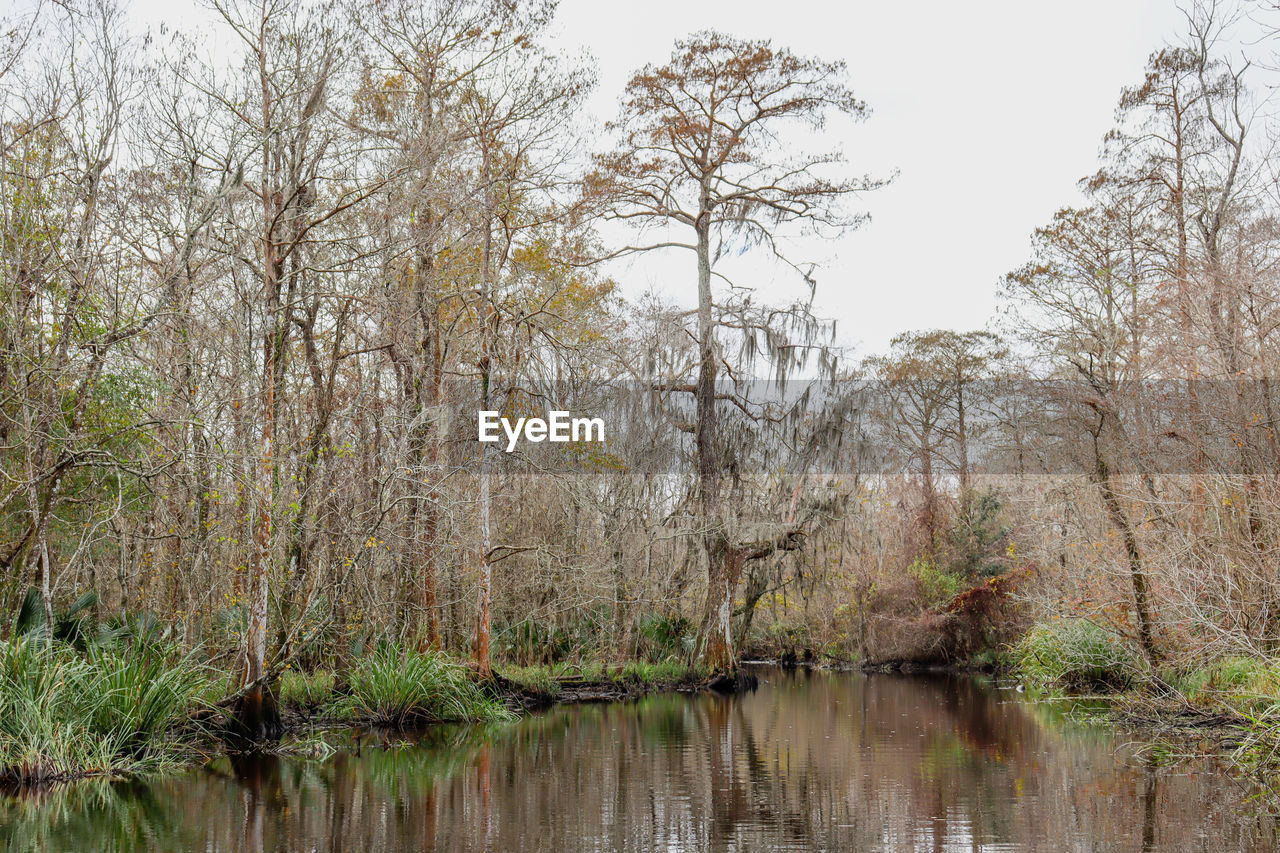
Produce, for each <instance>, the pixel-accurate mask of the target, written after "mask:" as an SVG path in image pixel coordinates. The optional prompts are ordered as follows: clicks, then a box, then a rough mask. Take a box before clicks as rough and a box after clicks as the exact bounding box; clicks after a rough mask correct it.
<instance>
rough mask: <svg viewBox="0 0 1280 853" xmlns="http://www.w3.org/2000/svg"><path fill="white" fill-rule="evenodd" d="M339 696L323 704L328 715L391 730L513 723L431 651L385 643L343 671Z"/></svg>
mask: <svg viewBox="0 0 1280 853" xmlns="http://www.w3.org/2000/svg"><path fill="white" fill-rule="evenodd" d="M344 693H345V695H341V696H338V697H335V698H334V699H333V700H332V701H331V702H330V703H329V705H328V706H327V709H326V710H327V712H328V713H329V714H331V715H333V716H338V717H350V718H355V719H365V720H370V721H372V722H375V723H380V724H384V725H397V726H399V725H406V724H410V723H420V722H445V721H463V720H469V721H478V722H483V721H494V722H496V721H501V720H509V719H514V714H512V713H511V712H510V711H509V710H507V708H506V707H505V706H504V705H503V704H502V703H501V702H499V701H498V700H496V699H493V698H490V697H489V696H487V695H485V693H484V691H483V690H481V689H480V687H479V686H478V685H477V684H476V683H475V682H474V681H472V680H471V677H470V672H469V670H467V668H466V667H464V666H461V665H459V664H456V663H452V662H450V661H449V660H448V659H446V658H445V657H444V656H443V655H440V654H436V653H434V652H418V651H413V650H409V649H404V648H400V647H398V646H395V645H391V644H387V645H383V646H381V647H380V648H378V649H376V650H375V651H374V652H372V653H370V654H368V655H366V656H364V657H362V658H360V659H359V660H357V661H356V663H355V664H354V665H353V666H352V667H351V669H350V670H349V671H348V672H347V675H346V690H345V691H344Z"/></svg>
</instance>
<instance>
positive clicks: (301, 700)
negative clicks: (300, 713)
mask: <svg viewBox="0 0 1280 853" xmlns="http://www.w3.org/2000/svg"><path fill="white" fill-rule="evenodd" d="M335 683H336V680H335V679H334V677H333V673H332V672H330V671H329V670H327V669H318V670H316V671H314V672H300V671H298V670H296V669H288V670H285V672H284V674H283V675H281V676H280V687H279V691H280V693H279V695H280V704H282V705H284V706H285V707H287V708H315V707H318V706H320V705H323V704H325V703H326V702H328V701H329V700H330V698H331V697H332V695H333V688H334V685H335Z"/></svg>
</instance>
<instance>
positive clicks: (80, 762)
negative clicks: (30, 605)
mask: <svg viewBox="0 0 1280 853" xmlns="http://www.w3.org/2000/svg"><path fill="white" fill-rule="evenodd" d="M206 677H207V676H206V673H205V670H204V668H203V667H201V666H199V665H196V664H195V663H194V662H193V661H192V660H190V659H189V658H184V657H181V656H177V655H174V654H172V653H170V652H168V651H167V650H165V649H162V648H160V647H156V646H151V645H146V644H138V645H130V646H127V647H117V646H90V647H89V648H88V649H87V650H86V651H85V652H83V653H82V652H78V651H77V650H76V649H74V648H73V647H71V646H70V645H67V644H64V643H59V642H57V641H49V640H47V639H45V638H44V637H39V636H25V637H18V638H15V639H12V640H10V641H8V642H5V643H0V782H3V783H8V784H31V783H38V782H42V781H52V780H57V779H64V778H70V777H75V776H85V775H97V774H108V773H121V772H128V771H135V770H143V769H150V768H154V767H158V766H160V765H163V764H165V763H167V762H168V761H169V760H170V759H171V758H172V756H173V755H174V753H175V751H177V750H178V749H180V748H181V747H182V746H183V745H184V744H183V743H182V741H181V740H180V739H175V738H174V737H173V735H174V730H175V729H176V728H177V727H178V726H179V724H181V723H182V722H183V721H184V720H186V719H187V718H188V715H189V712H190V711H191V710H192V708H193V707H194V705H195V704H196V703H197V701H198V700H197V697H198V696H199V694H200V692H201V690H203V689H204V686H205V680H206Z"/></svg>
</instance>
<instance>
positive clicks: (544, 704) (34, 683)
mask: <svg viewBox="0 0 1280 853" xmlns="http://www.w3.org/2000/svg"><path fill="white" fill-rule="evenodd" d="M748 681H749V677H745V676H744V677H740V678H733V679H726V678H725V677H724V676H722V675H717V674H715V673H711V672H709V671H707V670H705V669H704V668H701V667H689V666H685V665H683V664H680V663H676V662H670V661H669V662H663V663H649V662H643V661H636V662H628V663H624V664H605V663H601V662H594V663H586V664H578V665H566V664H561V665H557V666H547V667H523V668H519V667H510V668H506V669H505V670H498V671H496V672H495V673H494V675H493V677H492V678H490V679H488V680H479V679H477V678H476V677H475V674H474V672H473V671H472V670H471V669H470V668H469V667H468V666H466V665H464V664H461V663H458V662H456V661H452V660H450V659H449V658H447V657H446V656H445V655H443V654H440V653H436V652H419V651H416V650H409V649H404V648H400V647H396V646H394V645H385V646H383V647H381V648H379V649H378V650H376V651H374V652H371V653H369V654H367V655H365V656H363V657H361V658H358V659H357V660H356V661H354V662H353V663H352V664H351V665H350V666H349V667H347V668H346V669H345V670H344V671H342V672H341V673H337V672H335V671H333V670H328V669H315V670H311V671H302V670H297V669H293V668H288V669H286V670H285V671H284V672H283V673H282V674H281V677H280V678H279V680H278V682H277V684H276V686H275V690H274V691H273V694H272V696H273V698H274V700H275V708H274V712H273V713H275V714H278V716H279V722H280V725H279V732H280V737H279V738H278V739H274V740H272V741H269V742H265V743H256V744H245V743H240V742H237V740H236V739H235V737H234V731H235V726H234V720H233V719H232V717H231V714H230V711H229V707H230V706H231V704H232V703H230V702H229V700H228V697H229V696H231V695H232V694H233V691H232V689H231V685H232V684H233V683H234V681H233V676H232V675H230V674H228V673H225V672H218V671H216V670H214V669H213V668H211V667H210V666H209V665H208V664H206V663H202V662H200V661H199V660H197V659H196V658H195V657H194V656H192V655H189V654H186V655H184V654H180V653H178V652H176V651H175V650H174V649H173V648H171V647H170V646H168V645H166V644H164V643H163V642H145V643H144V642H138V643H133V644H122V645H118V646H117V645H111V644H92V645H86V646H84V647H82V648H77V647H76V646H75V645H74V644H71V643H66V642H60V641H56V640H48V639H46V638H43V637H31V636H29V637H24V638H19V639H14V640H10V641H8V642H5V643H0V789H4V790H6V791H9V792H13V791H20V790H23V789H32V788H38V787H47V786H51V785H56V784H59V783H63V782H69V781H74V780H77V779H84V778H90V777H129V776H134V775H138V774H142V773H150V772H157V771H163V770H171V769H177V768H180V767H183V766H188V765H192V764H198V763H202V762H207V761H208V760H210V759H211V758H213V757H215V756H217V755H219V754H222V753H227V752H236V751H246V750H247V751H255V750H265V751H272V750H281V749H283V750H288V749H289V748H290V745H291V743H294V742H298V741H303V742H306V741H308V740H309V739H310V738H312V736H313V735H315V734H316V733H318V732H324V731H332V730H336V729H344V728H367V727H379V728H385V729H391V730H409V729H419V728H421V727H423V726H429V725H432V724H438V723H457V722H476V723H485V722H497V723H501V722H509V721H513V720H515V719H516V718H517V717H518V716H519V715H521V714H527V713H530V712H534V711H537V710H541V709H545V708H549V707H551V706H554V705H557V704H574V703H587V702H620V701H627V700H630V699H635V698H639V697H640V696H644V695H648V694H652V693H660V692H680V693H695V692H699V691H702V690H722V691H724V690H735V689H740V688H741V687H742V686H744V685H745V684H746V683H747V682H748Z"/></svg>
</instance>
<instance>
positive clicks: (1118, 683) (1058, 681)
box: [1013, 619, 1140, 691]
mask: <svg viewBox="0 0 1280 853" xmlns="http://www.w3.org/2000/svg"><path fill="white" fill-rule="evenodd" d="M1013 657H1014V660H1015V662H1016V663H1017V667H1018V670H1019V671H1020V672H1021V673H1022V674H1023V675H1024V676H1025V677H1026V678H1028V679H1029V680H1031V681H1034V682H1038V683H1040V684H1044V685H1048V686H1055V687H1060V688H1063V689H1066V690H1077V691H1084V690H1096V689H1110V690H1119V689H1123V688H1125V687H1127V686H1129V685H1130V684H1131V683H1132V681H1133V678H1134V676H1135V675H1136V674H1137V673H1138V672H1139V668H1140V664H1139V658H1138V656H1137V655H1136V654H1135V653H1134V651H1133V649H1131V648H1130V647H1129V646H1128V645H1127V644H1126V643H1124V642H1123V641H1121V640H1120V639H1119V638H1117V637H1116V636H1115V635H1113V634H1111V633H1110V632H1108V631H1107V630H1106V629H1104V628H1103V627H1101V626H1100V625H1097V624H1095V623H1093V622H1090V621H1088V620H1087V619H1063V620H1061V621H1055V622H1046V623H1041V624H1039V625H1036V626H1035V627H1034V628H1032V629H1031V630H1030V631H1029V632H1027V634H1026V636H1024V637H1023V638H1022V639H1021V640H1019V641H1018V642H1017V644H1016V645H1015V646H1014V648H1013Z"/></svg>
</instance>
